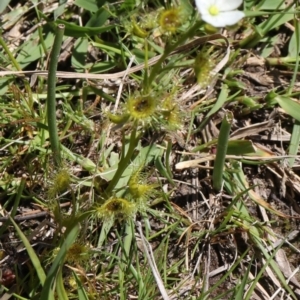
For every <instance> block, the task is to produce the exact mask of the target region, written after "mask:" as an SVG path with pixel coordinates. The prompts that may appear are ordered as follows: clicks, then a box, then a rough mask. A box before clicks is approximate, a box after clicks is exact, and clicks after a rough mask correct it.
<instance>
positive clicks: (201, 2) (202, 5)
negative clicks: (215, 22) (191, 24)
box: [195, 0, 214, 15]
mask: <svg viewBox="0 0 300 300" xmlns="http://www.w3.org/2000/svg"><path fill="white" fill-rule="evenodd" d="M195 2H196V6H197V8H198V10H199V12H200V14H201V15H203V14H207V13H208V9H209V7H210V6H211V5H212V4H213V3H214V1H212V0H207V1H205V0H196V1H195Z"/></svg>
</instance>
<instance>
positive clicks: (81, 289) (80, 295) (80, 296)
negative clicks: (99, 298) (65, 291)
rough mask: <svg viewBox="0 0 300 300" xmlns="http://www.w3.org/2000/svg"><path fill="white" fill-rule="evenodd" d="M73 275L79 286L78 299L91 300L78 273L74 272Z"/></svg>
mask: <svg viewBox="0 0 300 300" xmlns="http://www.w3.org/2000/svg"><path fill="white" fill-rule="evenodd" d="M73 276H74V277H75V280H76V283H77V287H78V291H77V292H78V300H89V297H88V295H87V293H86V291H85V289H84V287H83V285H82V282H81V280H80V279H79V278H78V276H77V274H76V273H75V272H73Z"/></svg>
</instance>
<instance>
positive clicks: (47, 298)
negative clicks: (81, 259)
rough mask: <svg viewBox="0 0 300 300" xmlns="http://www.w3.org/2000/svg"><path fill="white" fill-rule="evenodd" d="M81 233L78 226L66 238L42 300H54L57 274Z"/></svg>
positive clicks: (46, 282)
mask: <svg viewBox="0 0 300 300" xmlns="http://www.w3.org/2000/svg"><path fill="white" fill-rule="evenodd" d="M78 233H79V226H78V225H76V226H74V227H73V228H72V229H71V230H70V231H69V233H68V234H67V236H66V239H65V240H64V242H63V244H62V246H61V248H60V250H59V252H58V254H57V256H56V258H55V259H54V261H53V264H52V266H51V268H50V270H49V272H48V274H47V278H46V281H45V284H44V287H43V290H42V293H41V298H40V299H45V300H53V299H54V296H53V290H52V288H53V283H54V281H55V279H56V276H57V272H58V271H59V268H60V267H61V265H62V263H63V261H64V258H65V256H66V253H67V251H68V249H69V248H70V247H71V245H72V244H73V242H74V241H75V240H76V237H77V235H78Z"/></svg>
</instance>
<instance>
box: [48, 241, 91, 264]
mask: <svg viewBox="0 0 300 300" xmlns="http://www.w3.org/2000/svg"><path fill="white" fill-rule="evenodd" d="M59 251H60V247H55V248H54V249H53V250H51V251H50V252H48V254H46V256H47V258H46V260H45V263H46V265H48V264H49V265H50V264H52V262H53V261H54V259H55V258H56V256H57V255H58V253H59ZM92 255H93V252H92V248H91V247H90V246H89V245H88V244H83V243H82V242H80V241H75V242H74V243H73V244H72V245H71V247H70V248H69V249H68V250H67V252H66V255H65V257H64V263H66V264H69V265H71V266H85V265H86V264H87V263H88V262H89V261H90V259H91V256H92Z"/></svg>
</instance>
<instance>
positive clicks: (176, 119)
mask: <svg viewBox="0 0 300 300" xmlns="http://www.w3.org/2000/svg"><path fill="white" fill-rule="evenodd" d="M176 98H177V94H176V92H171V93H168V94H167V95H166V96H165V97H163V100H162V104H161V117H162V124H163V126H164V129H165V130H166V131H176V130H179V129H181V128H182V125H183V111H182V109H181V107H180V105H179V102H178V101H177V99H176Z"/></svg>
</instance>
